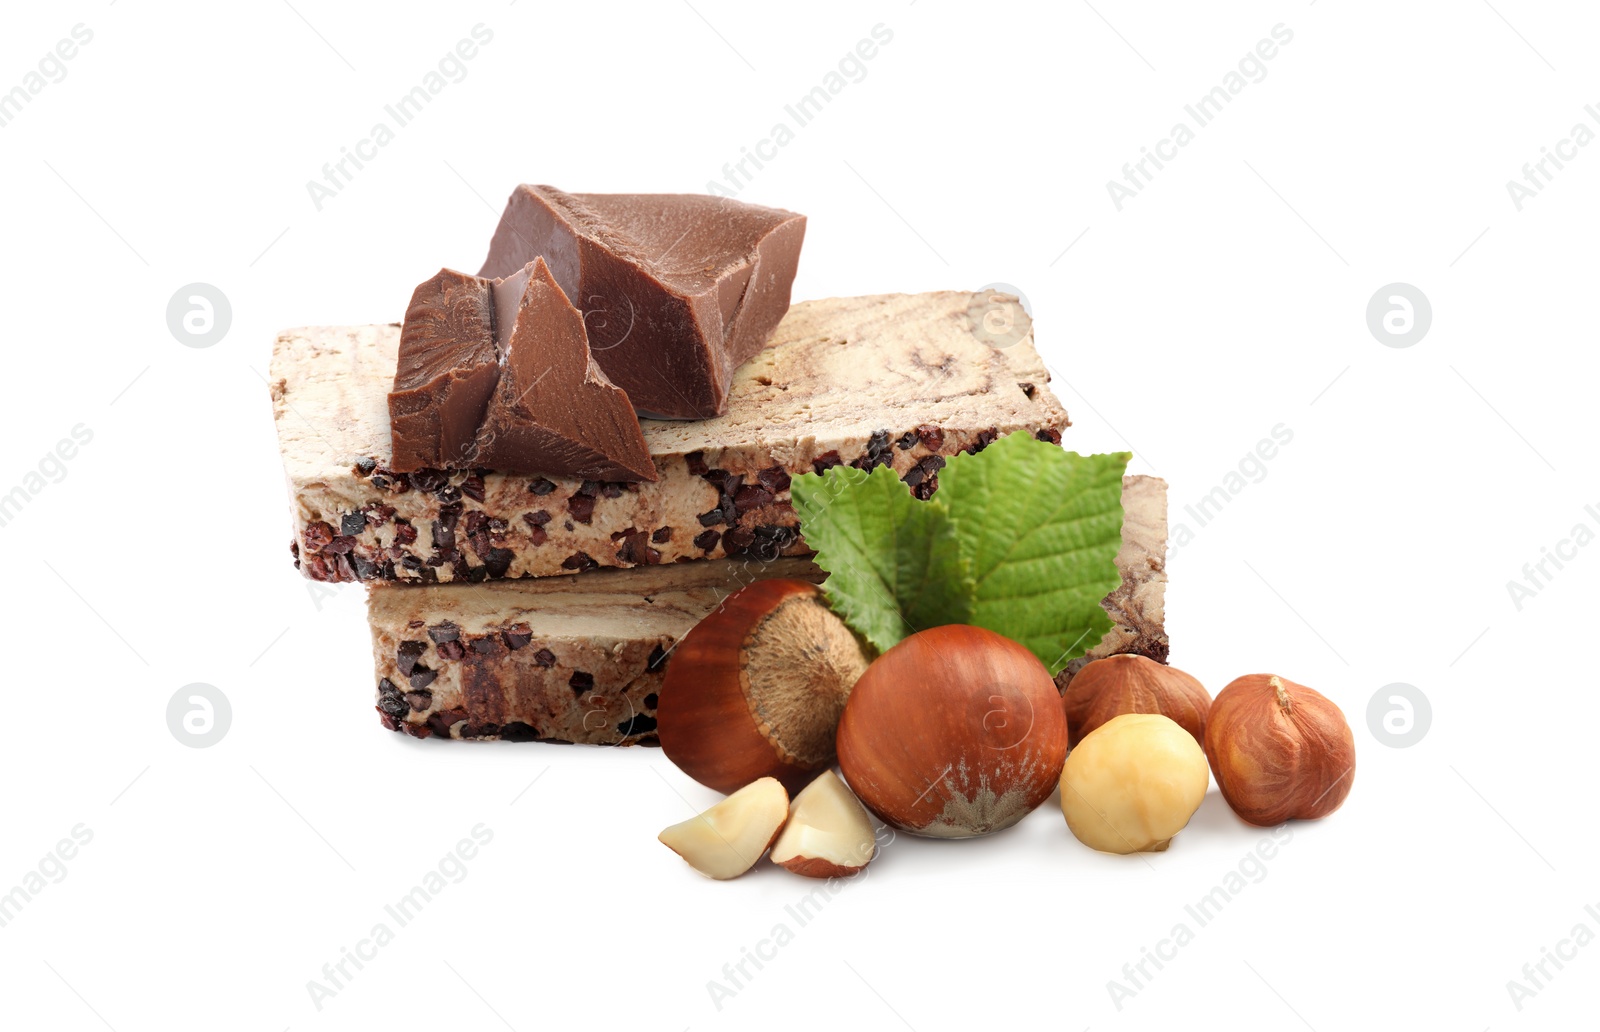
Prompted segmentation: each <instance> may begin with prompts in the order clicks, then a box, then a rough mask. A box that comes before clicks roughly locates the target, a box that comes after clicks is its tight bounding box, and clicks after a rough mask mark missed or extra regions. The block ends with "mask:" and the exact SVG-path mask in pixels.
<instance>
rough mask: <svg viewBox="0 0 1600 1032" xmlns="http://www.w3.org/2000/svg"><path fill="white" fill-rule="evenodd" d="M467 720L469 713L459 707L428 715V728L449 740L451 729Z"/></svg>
mask: <svg viewBox="0 0 1600 1032" xmlns="http://www.w3.org/2000/svg"><path fill="white" fill-rule="evenodd" d="M466 719H467V711H466V710H464V709H462V708H461V707H459V706H458V707H456V708H455V709H449V710H440V711H439V712H438V713H430V714H428V727H429V728H430V729H431V730H432V731H433V733H434V734H436V735H438V736H439V737H440V738H449V737H450V729H451V728H452V727H455V726H456V725H457V724H459V723H461V722H462V721H463V720H466Z"/></svg>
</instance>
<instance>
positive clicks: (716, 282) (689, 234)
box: [478, 185, 806, 419]
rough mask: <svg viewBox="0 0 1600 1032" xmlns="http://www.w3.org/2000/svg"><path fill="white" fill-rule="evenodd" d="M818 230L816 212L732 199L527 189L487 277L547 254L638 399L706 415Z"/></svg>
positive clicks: (613, 375) (657, 410) (505, 222)
mask: <svg viewBox="0 0 1600 1032" xmlns="http://www.w3.org/2000/svg"><path fill="white" fill-rule="evenodd" d="M805 228H806V220H805V216H803V215H797V214H795V213H794V212H789V211H783V210H781V209H777V208H763V207H758V206H757V205H754V204H746V203H744V202H742V201H736V200H732V199H731V198H726V197H710V196H702V195H699V194H569V193H563V192H562V191H560V190H557V189H555V188H554V187H551V186H527V185H524V186H519V187H517V189H516V190H514V191H513V192H512V194H511V199H510V201H509V202H507V204H506V210H505V213H504V214H503V215H501V217H500V225H499V226H498V227H497V228H496V229H495V233H494V239H493V241H492V242H491V243H490V245H489V256H488V257H487V258H486V259H485V260H484V263H483V268H482V270H480V272H479V273H478V274H479V275H480V276H488V277H501V276H510V275H513V274H514V273H516V272H517V270H519V269H521V268H522V267H523V266H525V265H526V264H527V263H528V262H531V261H533V260H534V259H535V258H537V257H540V256H542V257H543V258H544V259H545V260H546V261H548V262H549V263H550V269H551V273H552V274H553V276H554V278H555V282H556V283H557V284H559V286H560V288H561V289H562V291H564V292H565V294H566V296H567V297H568V298H570V299H571V301H572V303H573V304H574V305H576V306H577V307H578V308H579V309H580V310H582V312H583V321H584V324H585V325H586V326H587V328H588V331H589V341H590V346H591V347H592V348H593V349H594V353H595V359H596V361H597V362H598V363H599V364H600V367H601V368H602V369H604V370H605V372H606V375H607V376H608V377H610V379H611V381H612V382H613V383H615V384H616V385H617V386H618V387H621V388H622V389H623V390H624V391H626V392H627V393H628V397H629V398H630V399H631V400H632V401H633V404H634V407H635V408H636V409H638V411H639V412H640V413H641V414H646V413H648V414H650V415H653V416H658V417H663V418H669V419H704V418H707V417H710V416H716V415H721V414H722V413H724V412H726V411H727V407H728V388H729V386H730V385H731V383H732V379H733V371H734V370H735V369H736V368H738V367H739V366H740V365H741V364H743V363H744V362H745V361H746V360H747V359H749V358H750V357H751V356H752V355H754V354H756V352H758V351H760V350H761V349H762V348H764V347H766V345H767V340H768V338H769V337H770V336H771V335H772V331H773V329H774V328H775V327H776V326H777V325H778V321H779V320H780V319H782V318H783V315H784V313H785V312H787V311H788V309H789V291H790V287H791V286H792V285H793V283H794V275H795V269H796V266H797V265H798V264H799V260H800V245H801V242H802V241H803V240H804V238H805Z"/></svg>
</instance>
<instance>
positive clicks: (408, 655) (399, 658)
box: [394, 641, 428, 677]
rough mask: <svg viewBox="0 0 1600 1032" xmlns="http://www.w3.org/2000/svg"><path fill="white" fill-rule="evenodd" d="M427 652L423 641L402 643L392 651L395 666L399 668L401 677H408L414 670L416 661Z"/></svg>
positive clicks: (426, 645) (426, 646) (425, 643)
mask: <svg viewBox="0 0 1600 1032" xmlns="http://www.w3.org/2000/svg"><path fill="white" fill-rule="evenodd" d="M427 651H428V643H427V642H425V641H403V642H401V643H400V644H399V646H398V647H397V648H396V649H395V650H394V662H395V666H397V667H399V668H400V676H401V677H410V676H411V671H412V670H414V669H416V666H417V661H418V660H420V659H421V658H422V655H423V653H425V652H427Z"/></svg>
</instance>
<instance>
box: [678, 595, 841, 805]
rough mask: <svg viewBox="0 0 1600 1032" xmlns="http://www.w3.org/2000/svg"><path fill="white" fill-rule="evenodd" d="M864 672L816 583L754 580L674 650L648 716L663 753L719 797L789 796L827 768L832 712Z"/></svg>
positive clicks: (831, 748) (830, 758)
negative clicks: (755, 788) (782, 792)
mask: <svg viewBox="0 0 1600 1032" xmlns="http://www.w3.org/2000/svg"><path fill="white" fill-rule="evenodd" d="M866 669H867V658H866V656H865V654H864V653H863V652H862V648H861V644H860V642H859V641H857V640H856V637H855V635H853V634H852V633H851V632H850V628H848V627H847V626H845V623H844V621H843V620H841V619H839V618H838V617H837V616H835V615H834V614H833V612H832V610H830V609H829V608H828V604H827V602H826V601H824V600H823V597H822V592H821V591H820V590H819V589H818V588H817V586H816V585H815V584H811V583H809V582H807V581H802V580H787V579H780V578H774V579H772V580H761V581H756V582H755V583H753V584H750V585H747V586H746V587H744V588H741V589H740V590H739V591H736V592H734V593H733V594H732V595H729V596H728V597H727V598H726V599H725V600H724V601H723V603H722V605H720V606H718V607H717V609H716V610H715V611H714V612H712V613H711V614H710V615H709V616H707V617H706V618H705V619H703V620H701V621H700V622H699V623H698V624H696V625H695V626H694V628H693V629H692V630H690V631H689V633H688V634H687V635H685V636H684V638H683V640H682V641H680V642H679V643H678V646H677V648H675V649H674V650H673V651H672V658H671V659H670V660H669V661H668V664H667V673H666V677H665V679H664V680H663V682H662V685H661V699H660V704H659V705H658V706H657V708H656V721H657V724H656V731H657V735H658V736H659V737H660V740H661V748H662V751H663V752H665V753H666V754H667V758H668V759H670V760H671V761H672V762H673V763H676V764H677V765H678V766H679V767H680V768H681V769H682V770H683V772H684V773H685V774H687V775H689V776H690V777H691V778H694V779H695V780H696V781H698V782H700V783H701V784H702V785H705V786H707V787H708V788H714V789H716V790H717V791H719V792H732V791H733V790H734V789H736V788H739V787H740V786H741V785H747V784H749V783H750V782H752V781H754V780H756V779H757V778H762V777H774V778H777V779H778V780H779V781H780V782H782V783H783V785H784V787H785V788H787V789H789V790H790V791H794V790H796V789H798V788H799V787H800V786H802V785H804V784H805V783H806V782H807V781H809V780H810V779H811V777H812V776H813V775H814V774H815V773H816V772H817V771H819V770H821V769H823V768H825V767H829V766H831V765H832V764H833V759H834V732H835V731H836V730H837V728H838V726H839V714H840V713H841V712H842V711H843V709H844V703H845V699H847V698H848V697H849V695H850V689H851V688H853V687H854V686H855V683H856V680H857V679H858V678H859V677H860V676H861V674H862V672H863V671H865V670H866Z"/></svg>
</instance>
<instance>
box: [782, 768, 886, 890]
mask: <svg viewBox="0 0 1600 1032" xmlns="http://www.w3.org/2000/svg"><path fill="white" fill-rule="evenodd" d="M877 852H878V842H877V838H876V837H875V836H874V835H873V833H872V819H871V818H870V817H868V816H867V811H866V808H865V807H863V806H862V805H861V800H859V799H857V798H856V797H855V796H853V795H851V794H850V790H849V789H848V788H846V787H845V786H844V782H843V781H840V780H839V775H837V774H835V773H834V772H833V771H831V770H825V771H823V772H822V773H821V774H819V775H818V776H817V779H816V780H815V781H813V782H812V783H811V784H809V785H807V786H806V787H805V788H802V789H801V790H800V794H799V795H797V796H795V797H794V802H792V803H790V804H789V821H788V823H787V824H785V825H784V826H783V831H782V832H781V833H779V835H778V841H776V842H774V843H773V844H772V862H773V863H775V864H777V865H778V866H780V867H783V868H785V869H786V870H790V871H793V872H794V873H795V874H803V875H805V876H806V877H808V878H838V877H844V876H848V875H852V874H855V873H856V872H857V871H859V870H861V869H862V868H863V867H865V866H867V862H868V861H870V860H871V859H872V858H873V856H874V855H875V854H876V853H877Z"/></svg>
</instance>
